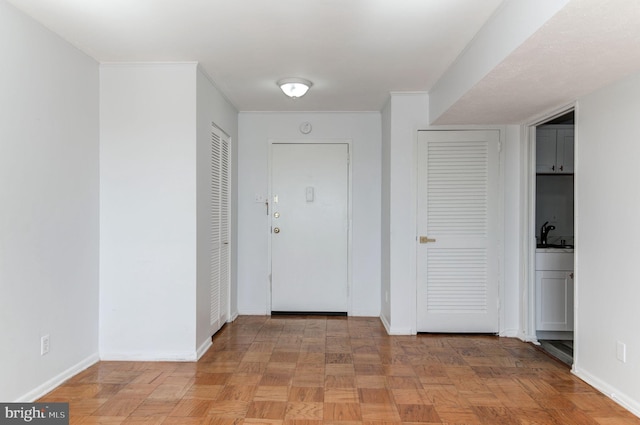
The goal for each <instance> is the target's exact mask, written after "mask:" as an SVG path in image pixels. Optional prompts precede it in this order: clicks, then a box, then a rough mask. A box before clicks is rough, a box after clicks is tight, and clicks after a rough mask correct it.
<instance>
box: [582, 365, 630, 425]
mask: <svg viewBox="0 0 640 425" xmlns="http://www.w3.org/2000/svg"><path fill="white" fill-rule="evenodd" d="M571 372H572V373H573V374H574V375H576V376H577V377H578V378H580V379H582V380H583V381H584V382H586V383H587V384H589V385H591V386H592V387H594V388H595V389H596V390H598V391H600V392H601V393H603V394H604V395H606V396H607V397H609V398H610V399H611V400H613V401H615V402H616V403H618V404H619V405H620V406H622V407H624V408H625V409H627V410H628V411H630V412H631V413H633V414H634V415H636V416H638V417H640V403H639V402H638V401H636V400H634V398H633V397H631V396H629V395H628V394H625V393H622V392H618V391H616V389H615V388H613V387H612V386H610V385H609V384H607V383H606V382H604V381H603V380H601V379H600V378H597V377H595V376H593V375H591V374H590V373H589V372H587V371H585V370H582V369H580V368H576V364H575V362H574V363H573V369H572V370H571Z"/></svg>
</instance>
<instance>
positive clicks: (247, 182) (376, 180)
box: [238, 113, 381, 316]
mask: <svg viewBox="0 0 640 425" xmlns="http://www.w3.org/2000/svg"><path fill="white" fill-rule="evenodd" d="M305 121H308V122H310V123H311V124H312V126H313V131H312V132H311V133H310V134H308V135H303V134H301V133H300V131H299V129H298V128H299V126H300V123H302V122H305ZM380 127H381V126H380V114H379V113H240V115H239V146H238V158H239V162H238V176H239V177H238V178H239V181H238V188H239V191H238V311H239V312H240V314H267V313H268V310H267V305H268V301H269V299H268V296H269V292H268V290H269V270H270V269H269V264H268V255H267V254H268V248H269V227H268V226H269V217H268V216H267V215H266V209H265V205H264V203H261V202H255V196H256V195H259V196H266V195H267V192H268V140H269V139H351V140H352V149H353V151H352V156H351V159H352V161H351V167H352V190H353V192H352V193H353V201H352V202H353V209H352V217H353V228H352V255H353V256H352V287H351V288H352V292H351V300H352V310H351V311H350V312H349V313H350V314H351V315H353V316H378V315H379V314H380V263H379V261H380V223H381V222H380V202H381V200H380V184H381V174H380V173H381V171H380V161H381V157H380V149H381V135H380Z"/></svg>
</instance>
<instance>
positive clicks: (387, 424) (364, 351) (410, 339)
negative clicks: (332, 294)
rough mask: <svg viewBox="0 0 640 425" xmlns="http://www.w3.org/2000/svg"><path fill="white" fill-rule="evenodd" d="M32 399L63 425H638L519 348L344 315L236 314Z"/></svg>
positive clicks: (511, 342) (558, 366)
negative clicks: (201, 333) (195, 352)
mask: <svg viewBox="0 0 640 425" xmlns="http://www.w3.org/2000/svg"><path fill="white" fill-rule="evenodd" d="M40 401H52V402H53V401H65V402H69V403H70V410H71V412H70V414H71V421H70V423H71V424H109V425H117V424H129V425H132V424H136V425H143V424H144V425H159V424H163V425H172V424H175V425H243V424H246V425H321V424H334V425H395V424H411V423H421V424H491V425H495V424H497V425H500V424H521V425H533V424H554V425H571V424H576V425H578V424H579V425H614V424H615V425H627V424H640V419H638V418H637V417H635V416H634V415H632V414H631V413H629V412H628V411H626V410H624V409H623V408H621V407H620V406H618V405H617V404H615V403H614V402H613V401H611V400H609V399H608V398H607V397H605V396H604V395H602V394H600V393H599V392H597V391H596V390H594V389H593V388H591V387H590V386H589V385H587V384H585V383H584V382H582V381H580V380H579V379H578V378H576V377H574V376H573V375H572V374H571V373H570V371H569V370H568V368H567V367H566V366H565V365H563V364H562V363H560V362H557V361H555V360H553V359H551V358H549V357H548V356H546V355H545V354H543V353H541V352H540V351H539V350H537V349H536V348H535V347H533V346H532V345H530V344H526V343H523V342H521V341H519V340H516V339H509V338H497V337H491V336H456V335H418V336H388V335H387V334H386V332H385V330H384V328H383V326H382V325H381V323H380V320H379V319H377V318H353V317H349V318H346V317H291V316H288V317H287V316H283V317H257V316H242V317H239V318H238V319H237V320H236V321H235V322H234V323H230V324H227V325H226V326H225V327H224V328H223V329H222V330H221V331H220V332H218V334H216V335H215V336H214V338H213V347H212V348H211V349H210V350H209V351H208V352H207V353H206V354H205V355H204V356H203V358H202V359H201V360H200V361H199V362H197V363H152V362H100V363H98V364H96V365H94V366H92V367H91V368H89V369H87V370H85V371H84V372H82V373H80V374H79V375H77V376H75V377H74V378H72V379H70V380H69V381H68V382H66V383H65V384H63V385H62V386H60V387H58V388H57V389H55V390H54V391H52V392H51V393H49V394H48V395H46V396H45V397H43V398H42V399H41V400H40Z"/></svg>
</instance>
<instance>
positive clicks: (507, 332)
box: [498, 329, 520, 338]
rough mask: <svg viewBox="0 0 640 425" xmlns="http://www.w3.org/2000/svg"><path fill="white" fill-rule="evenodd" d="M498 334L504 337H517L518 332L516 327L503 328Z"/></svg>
mask: <svg viewBox="0 0 640 425" xmlns="http://www.w3.org/2000/svg"><path fill="white" fill-rule="evenodd" d="M498 335H499V336H501V337H504V338H519V337H520V332H519V331H518V330H517V329H504V330H502V331H501V332H500V333H498Z"/></svg>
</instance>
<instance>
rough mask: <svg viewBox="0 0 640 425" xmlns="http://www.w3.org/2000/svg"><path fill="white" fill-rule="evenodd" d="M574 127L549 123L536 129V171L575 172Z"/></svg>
mask: <svg viewBox="0 0 640 425" xmlns="http://www.w3.org/2000/svg"><path fill="white" fill-rule="evenodd" d="M573 132H574V128H573V126H572V125H549V126H544V127H538V128H537V129H536V173H538V174H573V169H574V166H573V162H574V161H573V157H574V145H575V143H574V135H573Z"/></svg>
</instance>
